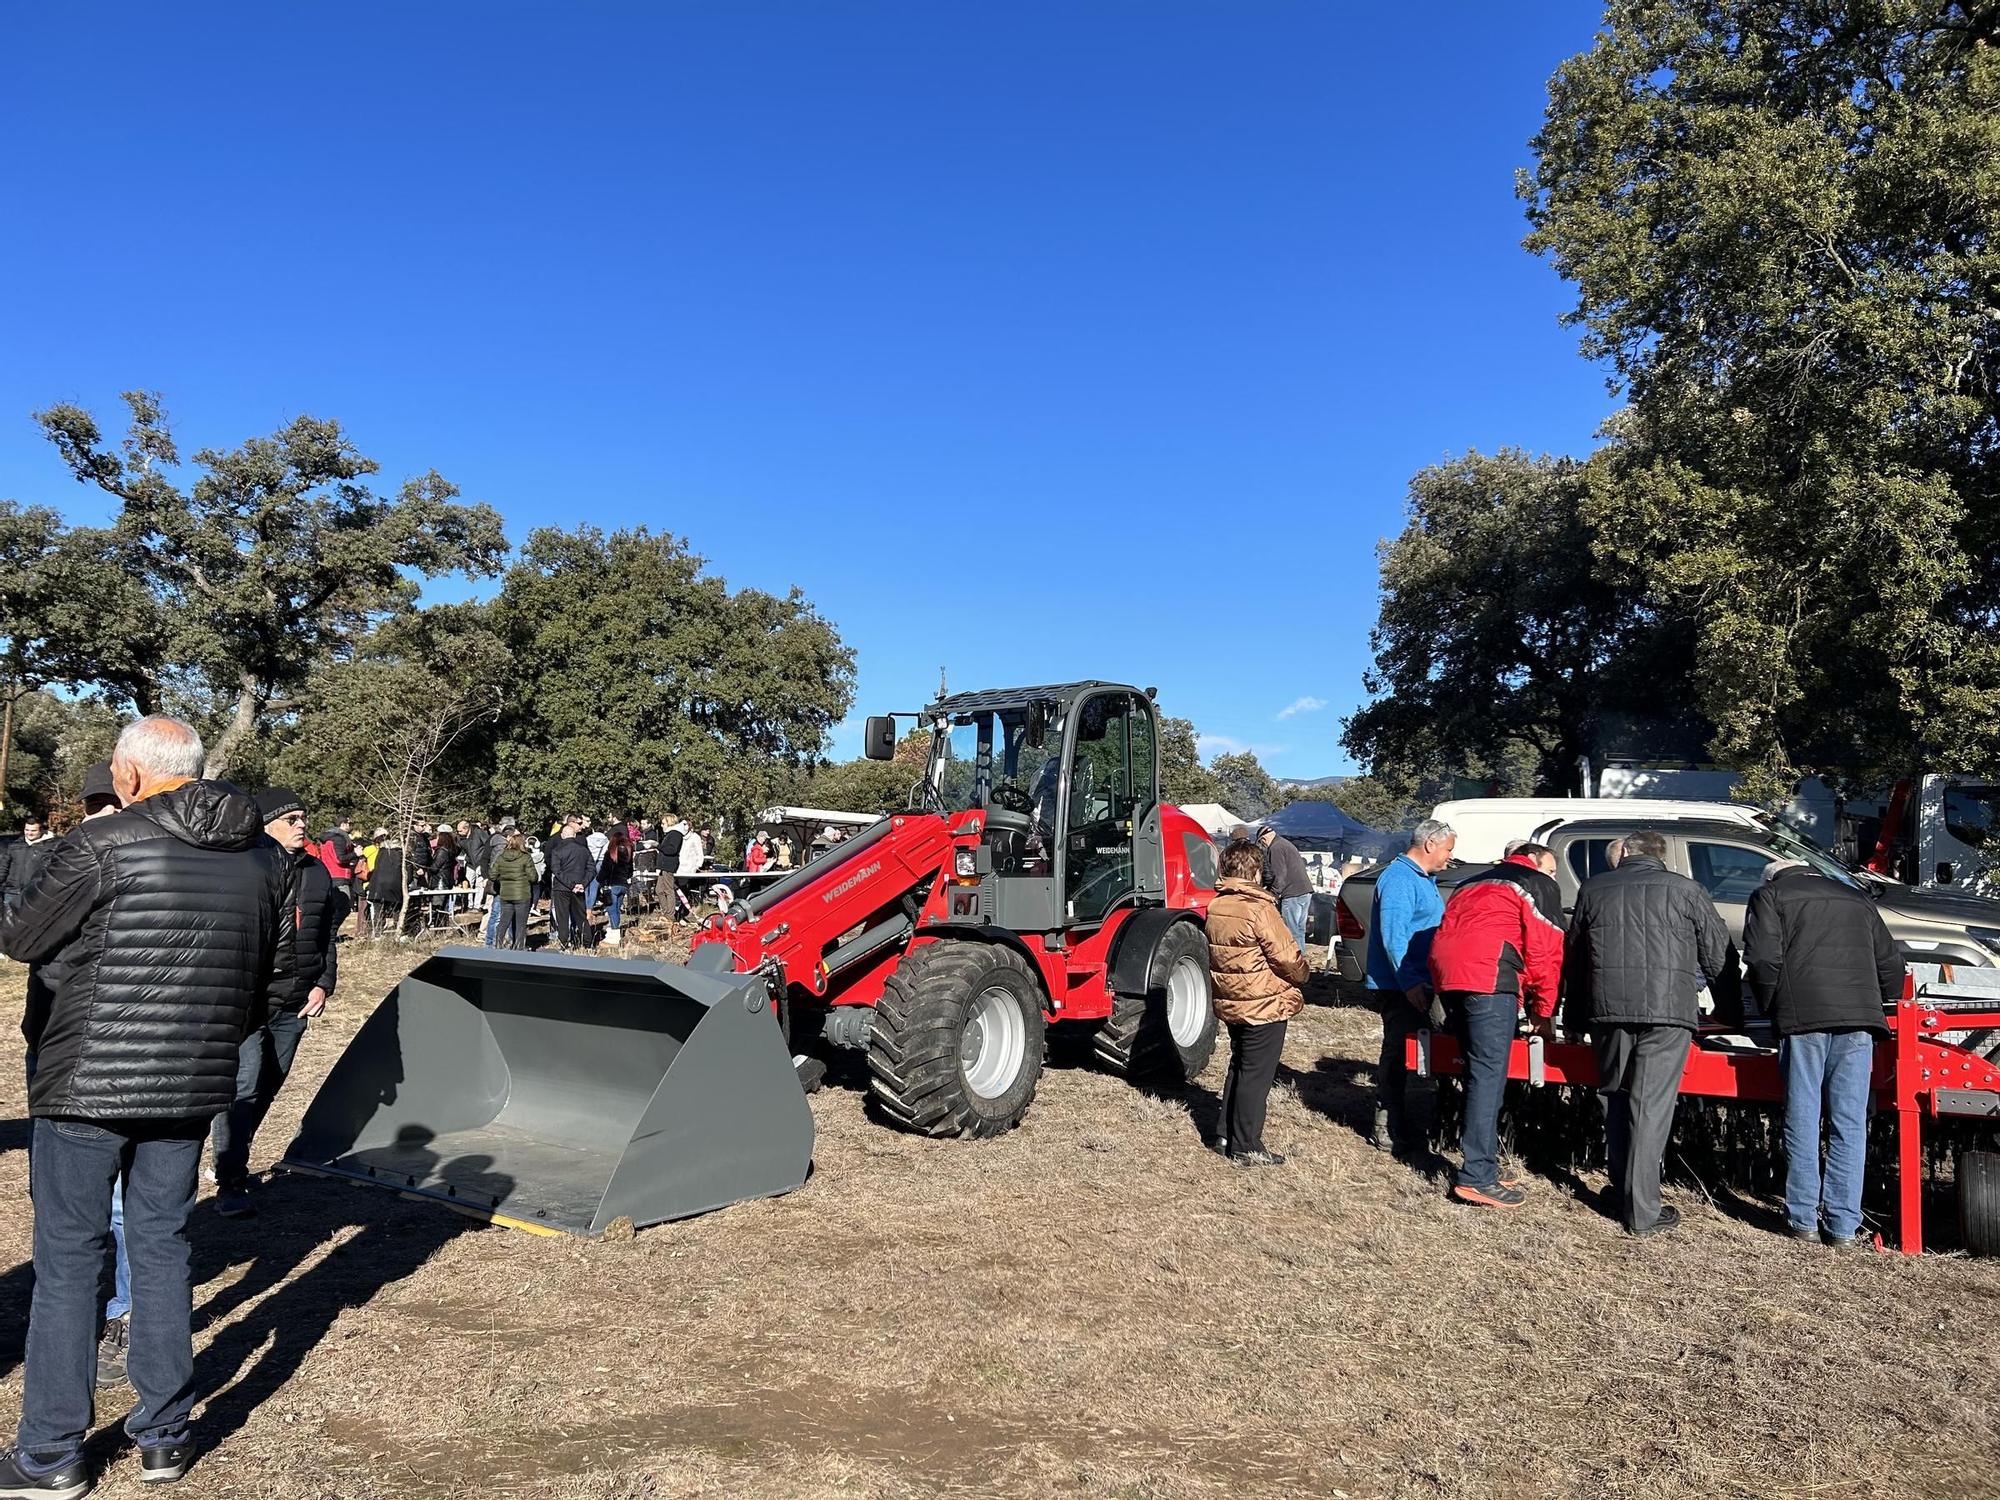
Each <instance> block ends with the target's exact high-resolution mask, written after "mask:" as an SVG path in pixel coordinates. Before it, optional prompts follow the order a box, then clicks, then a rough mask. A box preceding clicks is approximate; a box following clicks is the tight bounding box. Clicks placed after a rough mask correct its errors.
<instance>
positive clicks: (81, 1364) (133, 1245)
mask: <svg viewBox="0 0 2000 1500" xmlns="http://www.w3.org/2000/svg"><path fill="white" fill-rule="evenodd" d="M204 1133H205V1122H203V1121H200V1120H185V1121H183V1120H168V1121H141V1120H121V1121H114V1122H110V1123H108V1124H105V1125H93V1124H89V1123H87V1122H85V1121H82V1120H48V1119H38V1120H36V1121H35V1123H34V1130H33V1141H34V1148H35V1149H34V1154H33V1157H32V1158H31V1160H30V1163H29V1168H28V1176H29V1193H30V1195H31V1196H32V1198H33V1200H34V1205H35V1291H34V1300H33V1302H32V1304H31V1308H30V1311H29V1314H28V1353H27V1373H26V1377H25V1381H24V1384H23V1389H22V1392H21V1426H20V1432H19V1436H18V1438H17V1439H16V1441H17V1442H18V1443H19V1444H20V1446H21V1447H22V1448H23V1449H25V1450H26V1451H27V1452H28V1453H29V1454H30V1455H31V1456H32V1457H34V1458H35V1459H37V1460H40V1461H41V1462H44V1463H49V1462H64V1461H67V1460H68V1459H70V1458H72V1457H74V1456H75V1455H76V1453H77V1452H78V1451H79V1450H80V1449H81V1448H82V1446H83V1440H84V1439H85V1437H87V1436H88V1435H89V1433H90V1429H91V1426H92V1424H93V1421H94V1419H95V1416H96V1413H95V1411H94V1410H93V1406H92V1400H91V1394H92V1392H91V1387H92V1385H93V1384H94V1381H95V1376H96V1370H97V1335H98V1329H99V1324H100V1321H101V1318H102V1315H103V1311H104V1304H103V1299H102V1293H101V1291H100V1284H101V1282H102V1278H103V1274H104V1258H105V1256H106V1255H107V1254H108V1253H109V1251H110V1246H111V1188H112V1184H114V1183H115V1182H117V1181H118V1174H119V1172H120V1171H121V1170H122V1171H123V1172H124V1173H125V1245H126V1251H127V1253H128V1254H129V1255H130V1257H131V1260H132V1321H131V1339H130V1343H129V1344H128V1346H127V1350H126V1358H125V1369H126V1374H127V1375H128V1377H129V1378H130V1379H131V1382H132V1388H133V1389H134V1390H135V1391H137V1392H138V1394H139V1401H138V1405H136V1406H135V1407H133V1408H132V1413H131V1415H130V1416H128V1417H127V1418H126V1419H125V1431H126V1432H127V1433H128V1434H129V1435H130V1436H131V1437H132V1439H133V1441H135V1442H136V1443H138V1444H139V1446H140V1447H142V1448H158V1447H166V1446H169V1445H171V1444H174V1443H177V1442H180V1441H181V1440H182V1439H183V1438H184V1437H185V1436H186V1434H187V1425H188V1415H189V1413H191V1412H192V1411H193V1410H194V1398H195V1391H194V1338H193V1335H192V1333H191V1332H190V1326H191V1323H192V1319H193V1294H192V1292H191V1290H190V1288H189V1285H188V1240H187V1221H188V1213H189V1212H190V1211H191V1210H192V1209H193V1207H194V1195H195V1177H196V1174H197V1172H198V1171H199V1170H200V1167H201V1143H202V1136H203V1134H204Z"/></svg>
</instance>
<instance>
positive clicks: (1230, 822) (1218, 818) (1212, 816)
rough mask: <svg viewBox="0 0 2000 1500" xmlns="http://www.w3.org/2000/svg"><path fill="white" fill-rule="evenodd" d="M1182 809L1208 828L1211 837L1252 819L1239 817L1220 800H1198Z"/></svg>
mask: <svg viewBox="0 0 2000 1500" xmlns="http://www.w3.org/2000/svg"><path fill="white" fill-rule="evenodd" d="M1181 811H1182V812H1184V813H1186V814H1187V815H1188V816H1189V817H1190V818H1193V819H1194V820H1195V822H1197V823H1199V824H1201V826H1202V827H1203V828H1205V829H1207V830H1208V835H1209V837H1210V838H1214V837H1215V836H1216V835H1217V834H1224V833H1228V832H1229V830H1230V829H1232V828H1235V827H1237V826H1239V825H1241V824H1244V823H1247V822H1249V821H1250V820H1249V819H1248V818H1240V817H1238V816H1237V815H1236V814H1235V813H1233V812H1231V811H1230V810H1229V809H1228V808H1226V807H1224V806H1223V805H1222V804H1221V803H1220V802H1196V803H1194V804H1193V805H1191V806H1188V807H1183V808H1182V809H1181Z"/></svg>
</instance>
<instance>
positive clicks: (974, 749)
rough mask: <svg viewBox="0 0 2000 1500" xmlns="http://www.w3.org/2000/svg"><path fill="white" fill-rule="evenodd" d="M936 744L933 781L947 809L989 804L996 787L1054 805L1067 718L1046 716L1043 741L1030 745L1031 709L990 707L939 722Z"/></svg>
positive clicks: (1024, 800) (1023, 800) (1021, 800)
mask: <svg viewBox="0 0 2000 1500" xmlns="http://www.w3.org/2000/svg"><path fill="white" fill-rule="evenodd" d="M936 728H937V733H936V736H935V738H934V739H933V741H932V745H931V784H932V785H933V786H935V787H936V788H937V790H938V793H939V796H940V797H941V798H942V799H943V803H944V807H945V808H946V810H948V811H951V812H959V811H961V810H963V809H965V808H969V807H985V806H986V805H987V803H988V800H989V799H990V798H991V797H992V795H993V792H994V789H995V788H996V787H1002V786H1006V787H1010V788H1015V789H1018V790H1019V792H1020V793H1021V797H1020V798H1016V799H1012V800H1015V801H1016V802H1017V803H1041V802H1043V801H1046V802H1047V804H1048V806H1049V807H1050V808H1051V809H1052V808H1053V807H1054V804H1055V786H1056V779H1057V778H1056V773H1057V772H1058V770H1059V769H1060V767H1061V762H1060V761H1059V759H1058V751H1059V750H1060V749H1061V747H1062V720H1061V718H1060V717H1059V716H1058V715H1057V714H1055V713H1049V714H1047V715H1046V716H1045V718H1044V722H1043V724H1042V735H1041V740H1042V743H1041V744H1039V745H1031V744H1029V743H1028V730H1029V714H1028V710H1027V707H1026V706H1025V705H1023V706H1022V707H1020V708H1005V709H997V710H996V709H988V710H985V711H983V712H980V713H973V714H959V715H956V716H955V717H953V718H952V719H950V720H949V721H940V722H939V723H938V725H937V726H936Z"/></svg>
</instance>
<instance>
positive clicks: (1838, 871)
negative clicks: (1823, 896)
mask: <svg viewBox="0 0 2000 1500" xmlns="http://www.w3.org/2000/svg"><path fill="white" fill-rule="evenodd" d="M1771 848H1772V850H1773V851H1774V852H1775V853H1777V854H1779V855H1782V856H1783V857H1784V858H1786V859H1796V860H1798V861H1800V862H1801V863H1802V864H1808V865H1811V866H1812V867H1813V869H1814V870H1816V871H1817V872H1818V873H1820V874H1821V875H1824V876H1826V877H1827V879H1829V880H1838V881H1839V882H1840V883H1841V884H1842V885H1846V886H1852V887H1853V888H1854V889H1855V890H1865V889H1867V887H1866V886H1864V885H1863V884H1862V883H1861V882H1860V881H1859V880H1857V879H1856V878H1855V877H1854V875H1853V874H1851V873H1850V872H1849V871H1848V870H1847V868H1846V867H1845V866H1844V865H1842V864H1841V862H1840V861H1839V860H1837V859H1835V858H1834V857H1833V856H1832V855H1831V854H1828V853H1827V852H1826V851H1825V850H1824V849H1822V848H1820V846H1819V845H1818V844H1815V843H1814V842H1813V841H1812V840H1811V839H1809V838H1807V837H1806V836H1805V835H1804V834H1802V833H1800V832H1798V831H1797V830H1796V829H1794V828H1793V827H1791V825H1790V824H1787V823H1778V824H1775V825H1773V826H1772V828H1771Z"/></svg>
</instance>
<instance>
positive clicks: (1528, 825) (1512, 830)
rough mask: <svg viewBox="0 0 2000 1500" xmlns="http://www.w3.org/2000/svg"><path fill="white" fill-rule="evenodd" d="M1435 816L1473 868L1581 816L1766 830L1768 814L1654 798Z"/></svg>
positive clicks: (1517, 803) (1504, 806)
mask: <svg viewBox="0 0 2000 1500" xmlns="http://www.w3.org/2000/svg"><path fill="white" fill-rule="evenodd" d="M1431 816H1432V817H1434V818H1436V819H1438V820H1439V821H1441V822H1445V823H1449V824H1451V826H1452V827H1453V828H1455V829H1457V830H1458V848H1457V850H1456V851H1454V852H1455V857H1456V858H1458V859H1460V860H1462V861H1464V862H1465V863H1466V864H1469V865H1486V864H1492V863H1494V862H1495V861H1496V860H1498V859H1499V858H1500V857H1501V856H1502V855H1503V854H1505V853H1506V850H1507V846H1508V845H1509V844H1510V843H1512V842H1513V841H1514V840H1516V839H1526V838H1532V837H1534V835H1535V834H1536V833H1538V832H1539V831H1541V830H1542V829H1545V828H1547V827H1549V826H1550V825H1551V824H1555V823H1572V822H1575V821H1576V820H1577V819H1578V818H1658V819H1661V820H1662V821H1665V820H1669V819H1686V818H1700V819H1703V820H1704V821H1709V822H1717V821H1720V822H1726V823H1741V824H1743V825H1744V826H1746V827H1749V828H1768V827H1769V826H1770V825H1771V817H1770V814H1768V813H1766V812H1765V811H1764V810H1763V809H1762V808H1757V807H1751V806H1748V805H1747V804H1745V803H1742V802H1678V801H1671V802H1670V801H1667V800H1665V799H1663V798H1654V797H1465V798H1461V799H1460V800H1459V801H1457V802H1440V803H1439V804H1438V805H1437V806H1436V807H1435V808H1433V809H1432V810H1431Z"/></svg>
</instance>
